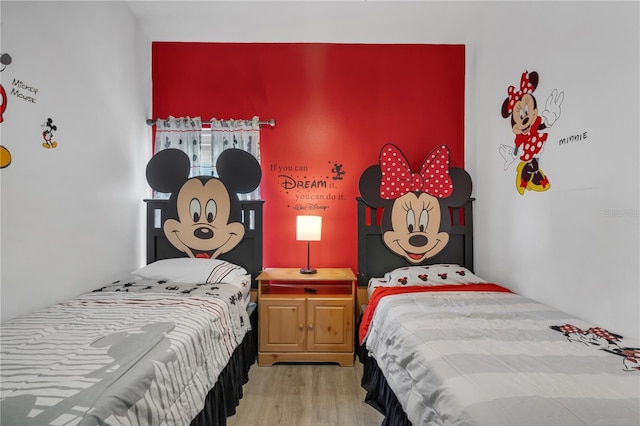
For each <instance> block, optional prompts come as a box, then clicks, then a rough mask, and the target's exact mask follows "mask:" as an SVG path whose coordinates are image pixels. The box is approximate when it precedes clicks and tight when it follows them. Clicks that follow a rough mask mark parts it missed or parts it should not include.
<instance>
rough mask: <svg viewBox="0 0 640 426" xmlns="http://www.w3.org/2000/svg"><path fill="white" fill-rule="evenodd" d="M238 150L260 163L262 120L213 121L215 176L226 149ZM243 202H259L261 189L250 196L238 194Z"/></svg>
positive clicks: (212, 143) (212, 160) (254, 118)
mask: <svg viewBox="0 0 640 426" xmlns="http://www.w3.org/2000/svg"><path fill="white" fill-rule="evenodd" d="M229 148H238V149H242V150H244V151H247V152H248V153H250V154H252V155H253V156H254V157H256V159H257V160H258V163H260V119H259V118H258V117H253V118H252V119H251V120H218V119H216V118H212V119H211V165H212V167H213V176H216V177H217V176H218V174H217V171H216V168H215V165H216V160H217V159H218V155H220V153H221V152H222V151H224V150H225V149H229ZM238 197H239V198H240V199H241V200H259V199H260V188H259V187H258V188H257V189H256V190H255V191H253V192H251V193H249V194H238Z"/></svg>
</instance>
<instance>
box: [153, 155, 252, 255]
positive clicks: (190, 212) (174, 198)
mask: <svg viewBox="0 0 640 426" xmlns="http://www.w3.org/2000/svg"><path fill="white" fill-rule="evenodd" d="M216 168H217V170H218V174H219V178H215V177H211V176H197V177H193V178H190V179H189V178H188V176H189V169H190V164H189V157H188V156H187V154H185V153H184V152H182V151H180V150H177V149H165V150H162V151H160V152H158V153H157V154H156V155H154V156H153V157H152V158H151V160H150V161H149V163H148V164H147V182H149V185H150V186H151V187H152V188H153V189H155V190H156V191H160V192H165V193H171V197H170V198H169V201H168V203H167V219H166V220H165V222H164V224H163V226H162V228H163V230H164V233H165V236H166V237H167V239H168V240H169V242H170V243H171V244H172V245H173V246H174V247H176V248H177V249H178V250H180V251H182V252H184V253H185V254H186V255H187V256H189V257H202V258H216V257H218V256H219V255H221V254H223V253H226V252H228V251H230V250H231V249H233V248H234V247H235V246H237V245H238V244H239V243H240V241H241V240H242V238H243V237H244V234H245V227H244V224H242V223H241V222H240V216H241V211H240V201H239V200H238V195H237V194H239V193H240V194H244V193H249V192H251V191H253V190H254V189H256V188H257V187H258V185H259V184H260V179H261V177H262V172H261V170H260V164H259V163H258V161H257V160H256V159H255V157H253V156H252V155H251V154H249V153H248V152H245V151H242V150H239V149H227V150H225V151H223V152H222V153H221V154H220V155H219V157H218V160H217V162H216Z"/></svg>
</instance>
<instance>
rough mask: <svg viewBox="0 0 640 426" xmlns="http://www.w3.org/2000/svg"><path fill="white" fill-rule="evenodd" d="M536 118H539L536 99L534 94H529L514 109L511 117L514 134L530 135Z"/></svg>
mask: <svg viewBox="0 0 640 426" xmlns="http://www.w3.org/2000/svg"><path fill="white" fill-rule="evenodd" d="M536 118H538V107H537V103H536V99H535V98H534V97H533V95H532V94H530V93H527V94H525V95H524V96H522V98H521V99H520V100H519V101H517V102H516V103H515V105H514V107H513V113H512V115H511V128H512V130H513V133H514V134H516V135H528V134H529V132H530V130H531V125H532V124H533V123H535V121H536Z"/></svg>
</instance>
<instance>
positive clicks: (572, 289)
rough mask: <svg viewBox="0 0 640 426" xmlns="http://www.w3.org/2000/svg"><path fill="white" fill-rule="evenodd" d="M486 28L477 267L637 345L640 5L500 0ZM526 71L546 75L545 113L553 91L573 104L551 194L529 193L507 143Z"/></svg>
mask: <svg viewBox="0 0 640 426" xmlns="http://www.w3.org/2000/svg"><path fill="white" fill-rule="evenodd" d="M480 21H481V22H482V24H481V26H480V27H479V28H478V31H479V32H478V34H479V43H478V44H477V49H476V50H475V52H474V56H475V58H476V64H475V66H474V69H470V70H469V76H468V79H469V87H468V90H467V97H468V99H469V102H470V103H469V109H468V112H469V114H470V115H471V121H472V122H473V125H472V126H470V127H469V128H468V129H467V132H466V141H467V142H466V143H467V146H473V147H474V151H475V155H474V156H472V157H467V158H468V159H474V158H475V161H476V162H477V164H476V165H475V168H476V169H477V172H476V175H475V184H476V192H475V194H476V197H477V201H476V209H475V213H476V222H475V224H476V226H477V227H476V237H477V240H476V241H477V242H478V244H477V245H476V260H477V262H476V265H477V268H476V269H477V272H478V273H479V274H480V275H482V276H484V277H487V279H490V280H494V281H496V282H498V283H503V284H505V285H506V286H508V287H509V288H511V289H513V290H515V291H516V292H519V293H522V294H525V295H527V296H530V297H532V298H535V299H537V300H540V301H542V302H545V303H547V304H549V305H552V306H555V307H558V308H560V309H562V310H564V311H566V312H568V313H571V314H574V315H576V316H578V317H581V318H583V319H586V320H589V321H591V322H593V323H595V324H596V325H598V326H601V327H604V328H608V329H610V330H614V331H617V332H619V333H621V334H622V335H624V336H629V337H635V338H636V339H637V338H638V337H639V336H640V304H639V303H640V279H639V275H638V272H639V268H638V264H639V256H640V252H639V249H638V247H639V241H640V238H639V227H638V223H639V204H638V203H639V199H638V195H639V192H640V189H639V188H640V175H639V172H638V169H639V165H640V161H639V156H640V154H639V152H640V151H639V149H638V147H639V145H640V144H639V143H638V126H639V121H640V120H639V117H640V109H639V106H638V102H639V93H640V86H639V82H638V81H639V75H640V69H639V52H640V46H639V40H640V33H639V3H638V2H621V3H615V2H606V3H605V2H602V3H600V2H568V3H553V2H543V3H540V4H523V3H520V2H509V3H507V2H502V3H501V2H498V3H493V4H488V5H487V6H486V9H485V10H484V13H483V16H482V19H480ZM525 69H526V70H529V71H538V73H539V74H540V84H539V86H538V88H537V89H536V90H535V92H534V95H535V96H536V97H537V99H538V102H539V105H538V107H539V111H540V112H541V111H542V110H543V109H544V103H545V101H546V99H547V97H548V96H549V95H550V94H551V93H552V90H553V89H556V88H557V89H559V90H560V91H563V92H564V102H563V104H562V113H561V116H560V118H559V119H558V121H557V122H556V123H555V124H554V125H553V126H552V127H551V128H550V129H547V133H548V135H549V136H548V140H547V142H546V144H545V148H544V152H543V153H542V155H541V157H540V167H541V169H542V170H543V171H544V172H545V173H546V174H547V177H548V178H549V180H550V182H551V189H550V190H549V191H547V192H542V193H536V192H534V191H528V192H526V193H525V194H524V195H522V196H521V195H519V194H518V193H517V192H516V189H515V175H516V172H515V165H516V164H517V161H516V163H514V164H512V165H511V167H510V168H509V169H508V170H507V171H505V170H504V168H503V165H504V162H503V160H502V157H501V156H500V155H499V154H498V145H499V144H507V145H511V146H513V140H514V135H513V133H512V132H511V124H510V123H509V120H508V119H503V118H502V116H501V115H500V108H501V105H502V102H503V101H504V99H505V98H506V95H507V87H508V86H509V85H516V86H517V85H518V84H519V81H520V74H521V73H522V72H523V71H524V70H525ZM585 132H586V133H587V138H586V139H582V140H580V141H574V142H570V143H566V144H562V145H561V144H560V140H561V139H563V138H568V137H570V136H573V135H579V134H584V133H585ZM471 161H474V160H471Z"/></svg>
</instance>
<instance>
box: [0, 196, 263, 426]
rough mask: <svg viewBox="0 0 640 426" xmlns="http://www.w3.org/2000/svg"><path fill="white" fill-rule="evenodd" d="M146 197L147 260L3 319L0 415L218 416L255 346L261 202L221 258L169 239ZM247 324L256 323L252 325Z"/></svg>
mask: <svg viewBox="0 0 640 426" xmlns="http://www.w3.org/2000/svg"><path fill="white" fill-rule="evenodd" d="M166 204H167V201H166V200H148V201H147V212H148V215H147V218H148V229H147V235H148V241H147V252H148V259H147V260H148V265H147V266H145V267H143V268H141V269H140V270H138V271H136V272H135V273H134V274H133V276H132V277H127V278H126V279H124V280H121V281H118V282H115V283H112V284H110V285H107V286H104V287H101V288H97V289H96V290H95V291H92V292H90V293H87V294H83V295H80V296H78V297H76V298H74V299H71V300H69V301H66V302H64V303H59V304H56V305H54V306H51V307H49V308H46V309H43V310H40V311H37V312H34V313H32V314H29V315H26V316H22V317H18V318H15V319H13V320H10V321H5V322H3V323H2V333H1V341H0V343H1V345H2V347H1V356H2V358H1V376H0V379H1V384H0V390H1V395H2V400H1V407H0V410H1V411H0V415H1V419H0V424H2V425H16V426H17V425H103V424H131V425H162V424H170V425H188V424H191V425H194V426H200V425H224V424H226V418H227V416H229V415H232V414H234V413H235V408H236V406H237V404H238V402H239V400H240V398H242V385H243V384H245V383H246V382H247V380H248V370H249V368H250V367H251V365H252V364H253V363H254V362H255V356H256V353H257V344H256V343H257V340H256V339H257V336H256V331H255V330H257V327H256V321H257V315H256V312H255V306H254V305H253V304H251V303H250V301H249V292H250V289H251V287H252V285H253V281H254V278H255V276H256V275H257V274H258V273H259V272H260V270H261V269H262V202H261V201H245V202H243V203H242V218H243V219H242V222H243V223H244V225H245V229H246V233H245V237H244V239H243V240H242V241H241V242H240V244H239V245H238V246H237V247H235V248H234V249H233V250H231V251H229V252H228V253H225V254H224V255H222V256H220V257H219V258H218V259H195V258H187V257H184V253H181V252H179V251H177V250H176V249H175V248H174V247H173V246H172V245H171V244H169V243H168V242H167V241H166V237H165V236H164V232H163V231H162V226H161V223H162V222H163V221H164V220H163V219H164V216H165V210H166ZM252 323H253V324H252Z"/></svg>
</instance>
